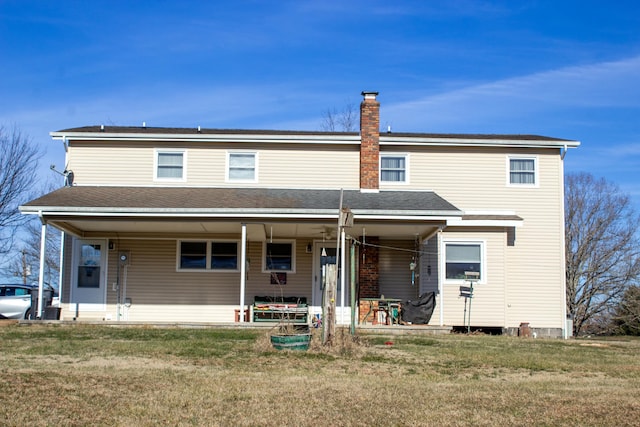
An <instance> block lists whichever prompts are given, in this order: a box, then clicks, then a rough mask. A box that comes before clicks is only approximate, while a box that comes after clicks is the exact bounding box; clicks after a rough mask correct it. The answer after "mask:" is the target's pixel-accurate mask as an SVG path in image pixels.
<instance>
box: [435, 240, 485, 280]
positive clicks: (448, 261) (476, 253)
mask: <svg viewBox="0 0 640 427" xmlns="http://www.w3.org/2000/svg"><path fill="white" fill-rule="evenodd" d="M444 251H445V279H446V280H448V281H464V279H465V275H464V272H465V271H474V272H477V273H480V277H479V280H480V282H484V279H485V278H484V274H485V272H484V270H485V269H484V265H483V264H484V253H483V252H484V244H483V243H482V242H445V243H444Z"/></svg>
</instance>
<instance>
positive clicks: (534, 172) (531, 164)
mask: <svg viewBox="0 0 640 427" xmlns="http://www.w3.org/2000/svg"><path fill="white" fill-rule="evenodd" d="M508 161H509V185H525V186H530V187H534V186H537V185H538V167H537V166H538V165H537V163H538V162H537V159H536V158H535V157H509V158H508Z"/></svg>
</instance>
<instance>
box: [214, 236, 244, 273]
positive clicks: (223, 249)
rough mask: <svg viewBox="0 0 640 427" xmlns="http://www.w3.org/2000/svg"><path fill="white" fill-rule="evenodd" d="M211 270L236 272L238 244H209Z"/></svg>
mask: <svg viewBox="0 0 640 427" xmlns="http://www.w3.org/2000/svg"><path fill="white" fill-rule="evenodd" d="M211 269H212V270H237V269H238V243H237V242H211Z"/></svg>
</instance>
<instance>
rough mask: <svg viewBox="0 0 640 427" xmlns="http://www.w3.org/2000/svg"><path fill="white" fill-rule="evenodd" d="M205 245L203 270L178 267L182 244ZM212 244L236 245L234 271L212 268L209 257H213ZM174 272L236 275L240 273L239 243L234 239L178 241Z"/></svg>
mask: <svg viewBox="0 0 640 427" xmlns="http://www.w3.org/2000/svg"><path fill="white" fill-rule="evenodd" d="M183 242H189V243H206V245H207V246H206V255H205V256H206V258H205V268H182V267H181V266H180V260H181V257H182V243H183ZM213 243H235V244H236V256H237V260H238V263H237V265H236V268H235V269H231V268H212V267H211V256H212V255H213ZM176 271H178V272H189V273H195V272H209V273H211V272H213V273H237V272H239V271H240V241H239V240H235V239H207V240H202V239H180V240H177V241H176Z"/></svg>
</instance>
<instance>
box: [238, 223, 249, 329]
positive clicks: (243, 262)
mask: <svg viewBox="0 0 640 427" xmlns="http://www.w3.org/2000/svg"><path fill="white" fill-rule="evenodd" d="M246 286H247V224H242V239H241V243H240V312H239V313H240V315H239V319H238V320H239V321H240V322H244V293H245V288H246Z"/></svg>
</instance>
